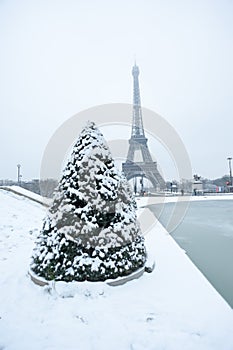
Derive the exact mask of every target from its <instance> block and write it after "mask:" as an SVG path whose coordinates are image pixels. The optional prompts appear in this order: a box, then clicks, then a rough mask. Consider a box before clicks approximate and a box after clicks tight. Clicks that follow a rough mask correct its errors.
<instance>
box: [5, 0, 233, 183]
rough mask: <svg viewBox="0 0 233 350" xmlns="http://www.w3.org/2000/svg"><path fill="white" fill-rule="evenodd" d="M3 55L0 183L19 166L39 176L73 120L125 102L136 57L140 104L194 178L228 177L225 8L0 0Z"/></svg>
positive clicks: (201, 3) (232, 92)
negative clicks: (172, 132)
mask: <svg viewBox="0 0 233 350" xmlns="http://www.w3.org/2000/svg"><path fill="white" fill-rule="evenodd" d="M0 50H1V54H0V69H1V72H0V73H1V74H0V76H1V79H0V96H1V99H0V111H1V132H0V147H1V151H2V152H1V154H2V155H1V172H0V178H11V179H15V178H16V165H17V164H18V163H21V164H22V171H23V177H24V179H30V178H36V177H38V176H39V170H40V162H41V157H42V155H43V152H44V149H45V147H46V144H47V142H48V141H49V139H50V137H51V136H52V134H53V132H54V131H55V130H56V129H57V128H58V127H59V126H60V125H61V124H62V123H63V122H64V121H65V120H66V119H68V118H69V117H71V116H72V115H74V114H76V113H78V112H79V111H81V110H83V109H85V108H89V107H92V106H95V105H100V104H105V103H111V102H124V103H131V102H132V75H131V68H132V65H133V63H134V56H135V55H136V58H137V63H138V65H139V68H140V76H139V78H140V88H141V99H142V104H143V105H144V106H145V107H147V108H150V109H152V110H154V111H155V112H157V113H159V114H160V115H162V116H163V117H164V118H166V120H167V121H168V122H169V123H171V124H172V125H173V127H174V128H175V129H176V131H177V132H178V133H179V135H180V137H181V138H182V140H183V142H184V144H185V146H186V148H187V151H188V153H189V155H190V158H191V162H192V166H193V171H194V173H198V174H200V175H202V176H204V177H209V178H214V177H218V176H222V175H224V174H226V173H228V164H227V160H226V158H227V157H228V156H233V142H232V131H233V122H232V118H233V1H232V0H218V1H214V0H193V1H187V0H183V1H179V0H170V1H169V0H167V1H166V0H161V1H157V0H154V1H153V0H151V1H146V0H141V1H137V0H136V1H135V0H134V1H133V0H132V1H131V0H128V1H123V0H118V1H109V0H106V1H103V0H98V1H97V0H92V1H90V0H87V1H78V0H73V1H71V0H68V1H65V0H64V1H59V0H49V1H48V0H37V1H31V0H28V1H26V0H21V1H17V0H15V1H13V0H12V1H11V0H0ZM153 153H154V154H156V151H154V152H153ZM158 158H159V157H158Z"/></svg>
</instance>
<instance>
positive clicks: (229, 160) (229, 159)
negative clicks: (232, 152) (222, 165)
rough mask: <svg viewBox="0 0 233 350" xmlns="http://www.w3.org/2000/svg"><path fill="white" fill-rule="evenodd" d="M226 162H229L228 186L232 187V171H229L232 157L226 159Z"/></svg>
mask: <svg viewBox="0 0 233 350" xmlns="http://www.w3.org/2000/svg"><path fill="white" fill-rule="evenodd" d="M227 160H228V162H229V171H230V186H232V170H231V160H232V157H228V158H227Z"/></svg>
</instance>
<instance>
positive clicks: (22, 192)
mask: <svg viewBox="0 0 233 350" xmlns="http://www.w3.org/2000/svg"><path fill="white" fill-rule="evenodd" d="M0 189H2V190H6V191H9V192H12V193H15V194H17V195H20V196H23V197H25V198H28V199H31V200H33V201H34V202H37V203H40V204H43V205H45V206H49V205H50V203H51V199H50V198H45V197H42V196H40V195H39V194H37V193H34V192H31V191H29V190H26V189H25V188H23V187H20V186H2V187H0Z"/></svg>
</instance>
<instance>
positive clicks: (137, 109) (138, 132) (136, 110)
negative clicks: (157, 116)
mask: <svg viewBox="0 0 233 350" xmlns="http://www.w3.org/2000/svg"><path fill="white" fill-rule="evenodd" d="M132 74H133V123H132V134H131V138H136V139H138V138H142V137H143V138H144V137H145V133H144V128H143V122H142V109H141V98H140V89H139V80H138V76H139V68H138V66H137V65H136V62H135V64H134V66H133V69H132Z"/></svg>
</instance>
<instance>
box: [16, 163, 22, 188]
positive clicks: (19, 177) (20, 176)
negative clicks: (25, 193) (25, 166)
mask: <svg viewBox="0 0 233 350" xmlns="http://www.w3.org/2000/svg"><path fill="white" fill-rule="evenodd" d="M17 168H18V169H17V170H18V171H17V175H18V176H17V177H18V185H19V186H20V185H21V178H22V175H21V174H20V168H21V165H20V164H18V165H17Z"/></svg>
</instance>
